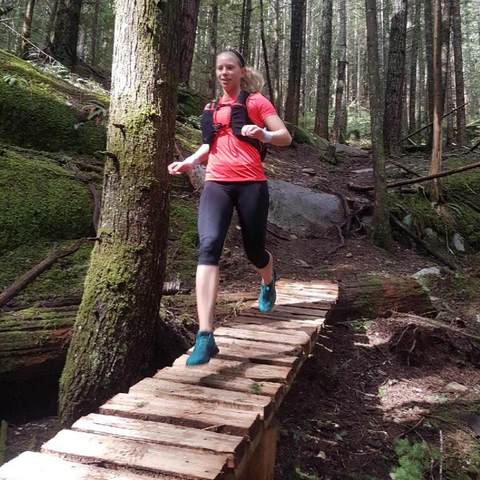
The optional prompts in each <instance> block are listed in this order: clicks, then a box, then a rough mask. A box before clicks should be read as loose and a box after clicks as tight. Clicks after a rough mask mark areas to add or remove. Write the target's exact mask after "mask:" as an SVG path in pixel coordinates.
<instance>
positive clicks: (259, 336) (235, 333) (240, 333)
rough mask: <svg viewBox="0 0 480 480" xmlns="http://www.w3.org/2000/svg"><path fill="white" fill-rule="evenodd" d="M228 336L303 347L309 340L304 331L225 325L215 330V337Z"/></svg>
mask: <svg viewBox="0 0 480 480" xmlns="http://www.w3.org/2000/svg"><path fill="white" fill-rule="evenodd" d="M218 337H229V338H238V339H242V340H251V341H254V342H266V343H281V344H287V345H299V346H301V347H302V348H304V347H305V346H306V345H308V343H309V342H310V341H311V337H310V335H308V334H307V333H305V332H298V331H297V332H289V333H281V332H275V331H272V332H267V331H258V330H257V331H251V330H244V329H242V328H235V327H233V326H229V325H226V326H224V327H220V328H217V329H216V330H215V338H218Z"/></svg>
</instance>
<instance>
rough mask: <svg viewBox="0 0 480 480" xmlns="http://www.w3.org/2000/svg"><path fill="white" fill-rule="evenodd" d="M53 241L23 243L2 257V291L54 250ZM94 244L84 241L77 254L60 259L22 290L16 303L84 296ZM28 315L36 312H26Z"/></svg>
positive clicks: (70, 241) (66, 242)
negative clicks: (85, 281)
mask: <svg viewBox="0 0 480 480" xmlns="http://www.w3.org/2000/svg"><path fill="white" fill-rule="evenodd" d="M72 243H73V241H72V240H65V241H63V242H60V243H59V244H58V247H59V248H66V247H69V246H71V244H72ZM52 248H53V244H52V243H50V242H44V243H36V244H32V245H23V246H21V247H18V248H16V249H14V250H12V251H9V252H7V253H5V254H3V255H2V256H0V291H3V290H4V289H5V288H6V287H7V286H8V285H10V284H11V283H12V282H14V281H15V280H16V279H18V278H19V277H20V275H22V274H23V273H25V272H26V271H28V270H29V269H30V268H32V267H34V266H35V265H37V264H38V263H39V262H40V261H41V260H43V259H44V258H45V257H47V256H48V255H49V253H50V252H51V251H52ZM91 250H92V245H91V244H85V245H83V246H82V247H80V249H79V250H78V251H76V252H75V253H74V254H72V255H70V256H68V257H65V258H61V259H59V260H58V261H57V262H56V263H55V264H54V265H53V266H52V268H50V270H48V271H46V272H44V273H42V275H40V277H38V278H37V279H36V280H35V281H34V282H33V283H31V284H30V285H29V286H28V287H27V288H26V289H25V290H24V291H23V292H22V293H20V294H19V295H18V296H16V297H15V302H16V303H21V304H23V303H26V304H28V303H33V302H38V301H40V300H45V299H49V298H63V297H69V296H74V295H81V294H82V292H83V283H84V279H85V275H86V273H87V269H88V265H89V261H90V253H91ZM23 313H24V314H25V315H26V316H28V315H33V314H34V313H35V312H28V311H25V312H23Z"/></svg>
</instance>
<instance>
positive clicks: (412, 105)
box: [408, 0, 421, 133]
mask: <svg viewBox="0 0 480 480" xmlns="http://www.w3.org/2000/svg"><path fill="white" fill-rule="evenodd" d="M420 6H421V3H420V0H415V18H414V21H413V23H414V25H413V32H412V54H411V65H410V102H409V105H408V116H409V121H408V133H412V132H414V131H415V130H416V129H417V122H416V111H417V64H418V42H419V37H420V8H421V7H420Z"/></svg>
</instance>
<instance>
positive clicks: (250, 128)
mask: <svg viewBox="0 0 480 480" xmlns="http://www.w3.org/2000/svg"><path fill="white" fill-rule="evenodd" d="M242 135H243V136H244V137H250V138H256V139H257V140H260V141H263V138H264V135H263V129H261V128H260V127H257V125H244V126H243V127H242Z"/></svg>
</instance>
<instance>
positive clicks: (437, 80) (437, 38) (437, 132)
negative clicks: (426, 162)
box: [430, 0, 443, 202]
mask: <svg viewBox="0 0 480 480" xmlns="http://www.w3.org/2000/svg"><path fill="white" fill-rule="evenodd" d="M433 35H434V50H433V66H434V84H433V87H434V94H435V95H434V97H435V105H434V111H433V113H434V115H433V117H434V118H433V150H432V160H431V163H430V175H436V174H437V173H439V172H440V169H441V163H442V114H443V98H442V3H441V0H435V20H434V33H433ZM433 192H434V201H435V202H438V201H439V200H440V195H441V191H440V180H439V179H438V178H435V179H434V180H433Z"/></svg>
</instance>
